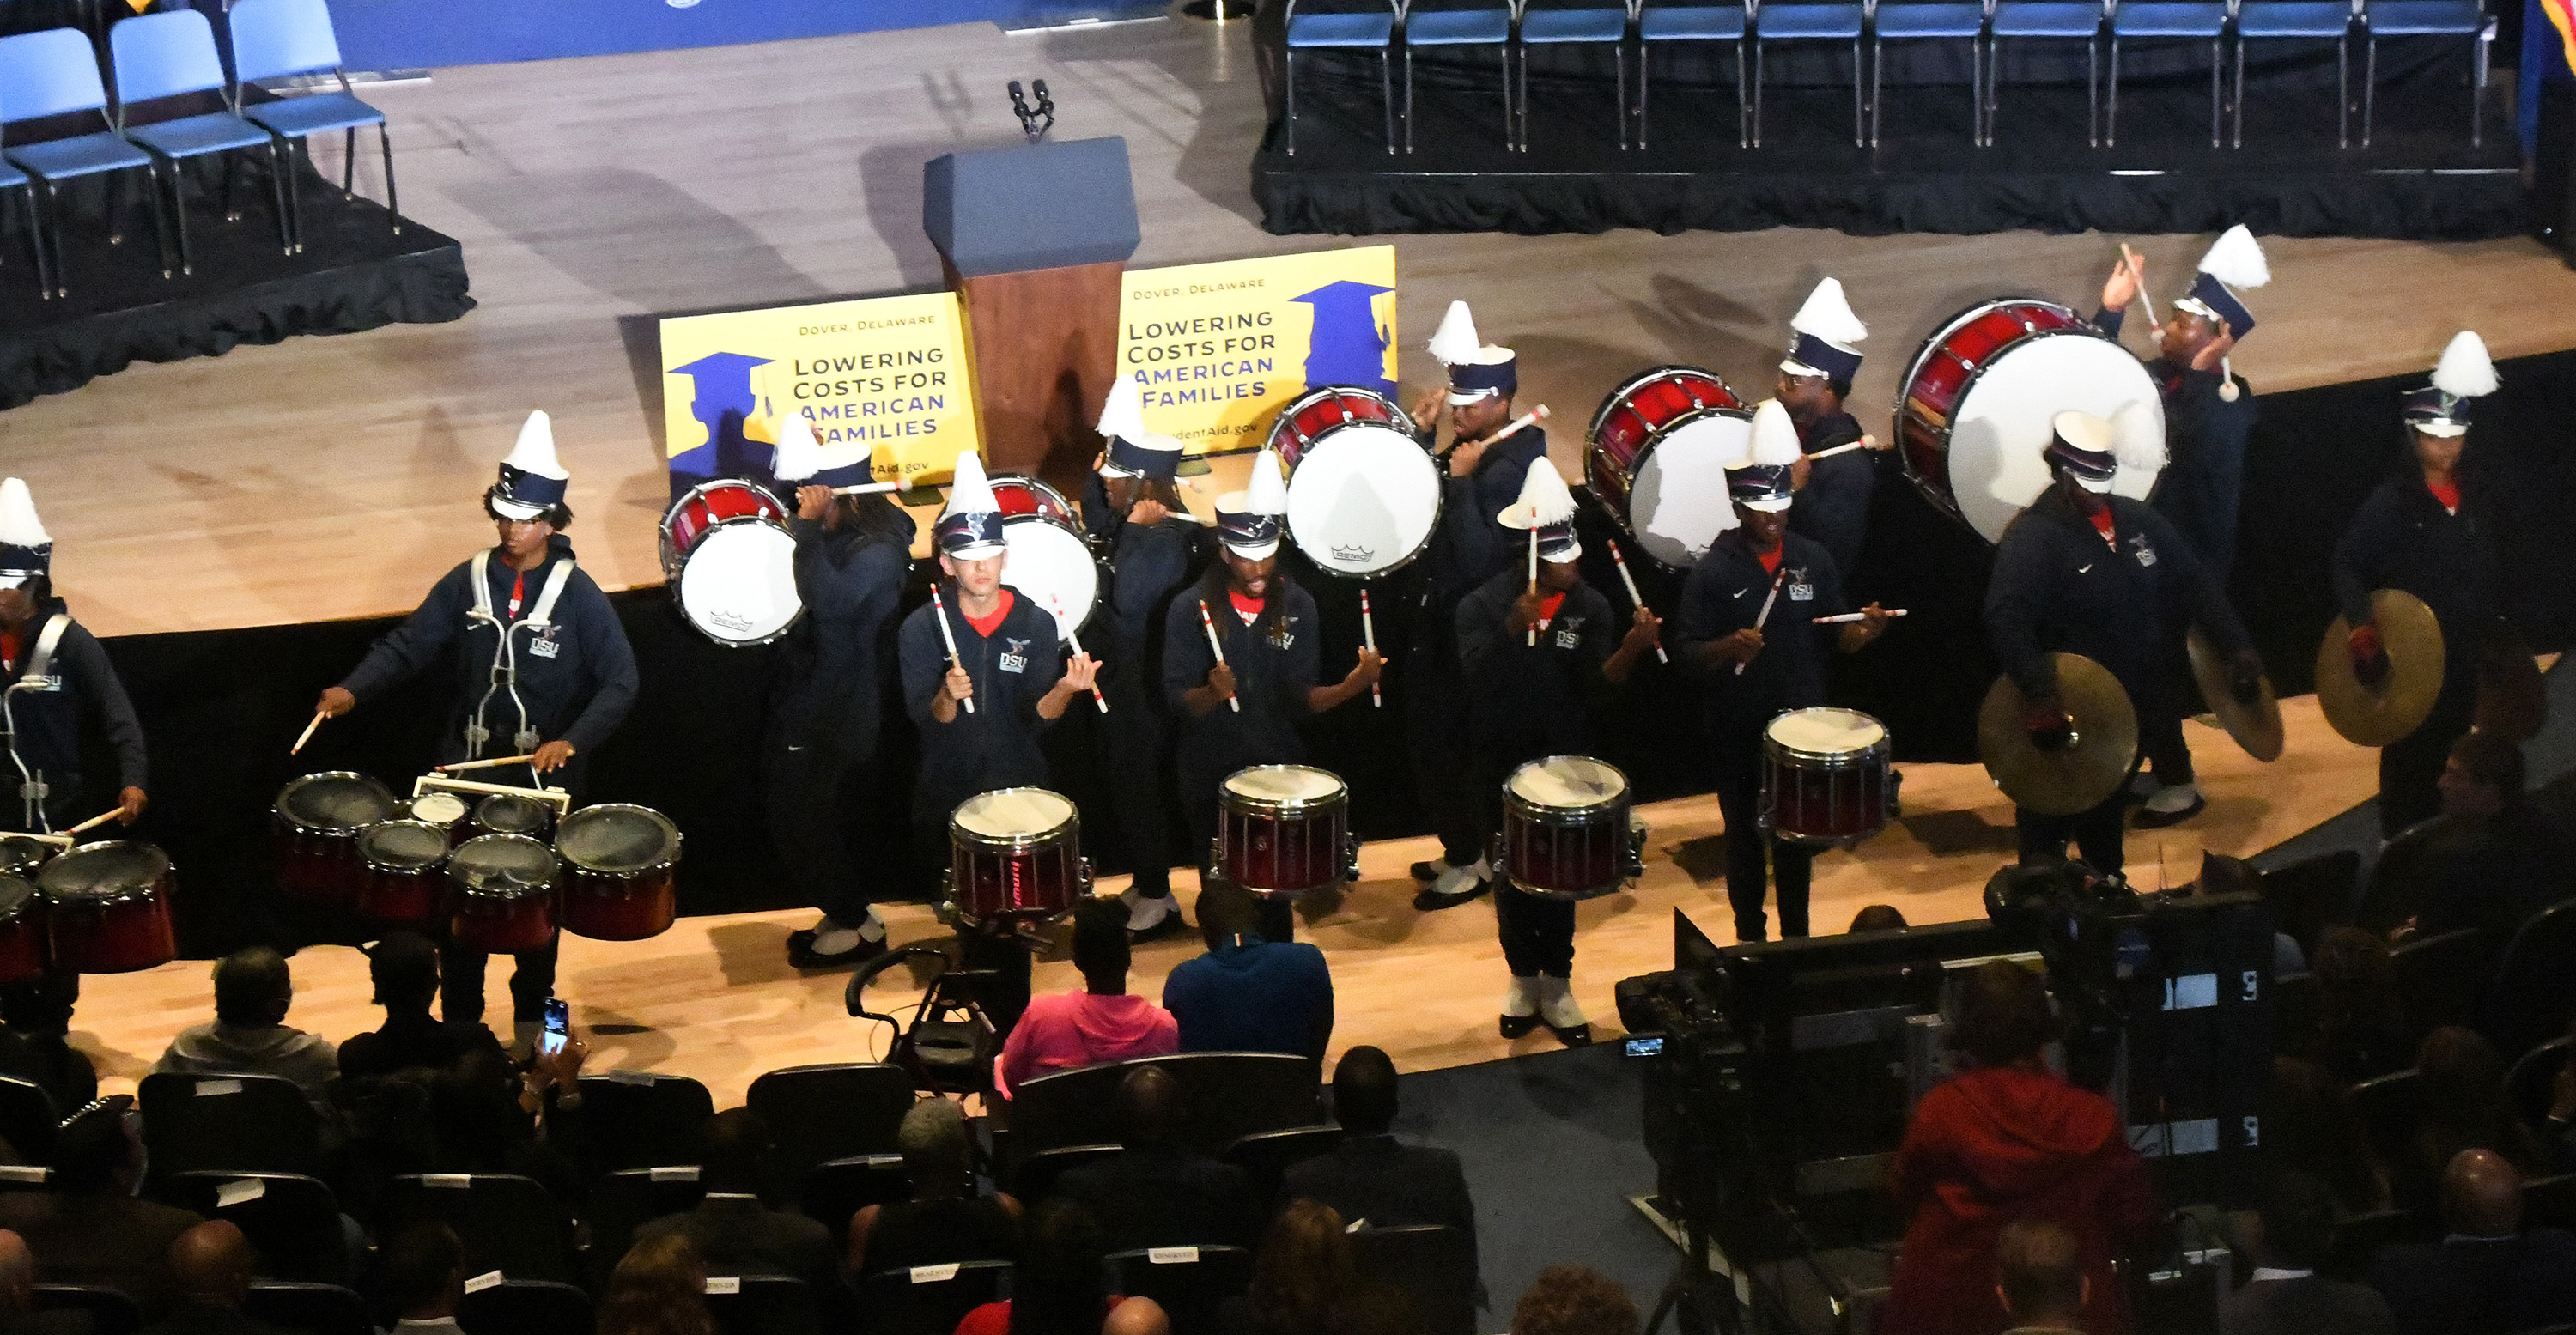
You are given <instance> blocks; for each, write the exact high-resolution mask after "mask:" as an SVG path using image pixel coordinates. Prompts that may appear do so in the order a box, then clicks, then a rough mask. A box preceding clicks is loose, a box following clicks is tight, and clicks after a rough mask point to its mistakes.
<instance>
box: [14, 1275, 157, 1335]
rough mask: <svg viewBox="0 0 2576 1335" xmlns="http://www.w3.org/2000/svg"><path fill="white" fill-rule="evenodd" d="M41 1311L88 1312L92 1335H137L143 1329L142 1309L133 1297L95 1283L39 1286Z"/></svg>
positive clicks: (37, 1295) (37, 1302) (36, 1300)
mask: <svg viewBox="0 0 2576 1335" xmlns="http://www.w3.org/2000/svg"><path fill="white" fill-rule="evenodd" d="M35 1305H36V1310H37V1311H39V1312H87V1313H89V1320H90V1335H135V1332H137V1331H140V1330H142V1329H143V1309H142V1308H141V1307H139V1306H137V1305H136V1304H135V1301H134V1300H133V1299H132V1298H128V1297H126V1296H125V1295H124V1294H123V1293H120V1292H118V1291H117V1290H115V1289H111V1288H105V1287H102V1286H100V1285H96V1284H39V1285H37V1286H36V1287H35Z"/></svg>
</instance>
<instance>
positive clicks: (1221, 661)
mask: <svg viewBox="0 0 2576 1335" xmlns="http://www.w3.org/2000/svg"><path fill="white" fill-rule="evenodd" d="M1199 624H1200V625H1201V626H1204V627H1206V628H1207V633H1208V652H1209V653H1212V654H1215V655H1216V661H1217V665H1218V666H1220V667H1222V666H1224V665H1225V645H1224V644H1223V643H1221V642H1219V641H1218V639H1217V637H1216V618H1215V617H1212V616H1209V615H1208V610H1207V599H1205V598H1201V599H1199ZM1225 703H1226V707H1227V708H1230V709H1232V710H1233V711H1234V712H1236V713H1238V714H1240V713H1242V712H1243V702H1242V701H1241V700H1238V699H1236V698H1234V697H1233V696H1231V695H1229V696H1227V697H1226V698H1225Z"/></svg>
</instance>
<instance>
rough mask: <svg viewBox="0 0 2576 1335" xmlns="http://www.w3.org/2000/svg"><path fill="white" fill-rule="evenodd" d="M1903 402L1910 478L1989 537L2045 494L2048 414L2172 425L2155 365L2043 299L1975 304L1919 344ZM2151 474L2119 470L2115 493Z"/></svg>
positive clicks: (2143, 483) (2133, 489) (2129, 492)
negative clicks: (2148, 417)
mask: <svg viewBox="0 0 2576 1335" xmlns="http://www.w3.org/2000/svg"><path fill="white" fill-rule="evenodd" d="M1898 383H1899V390H1898V393H1897V399H1896V442H1897V446H1898V449H1897V457H1898V458H1899V459H1900V460H1901V461H1903V463H1904V466H1905V476H1906V477H1907V478H1909V479H1911V480H1912V481H1913V483H1914V485H1915V487H1916V488H1917V489H1919V490H1920V491H1921V492H1922V493H1923V494H1924V496H1925V497H1927V498H1929V499H1930V500H1931V502H1932V503H1933V504H1934V505H1936V506H1939V507H1940V508H1941V509H1944V510H1947V511H1949V512H1950V513H1951V514H1953V515H1956V516H1958V517H1959V518H1960V519H1962V520H1965V521H1966V522H1967V524H1968V526H1969V527H1970V528H1973V529H1975V530H1976V531H1977V532H1979V533H1981V534H1983V535H1985V539H1986V541H1988V542H2000V541H2002V540H2003V533H2004V526H2005V525H2006V524H2009V523H2011V522H2012V519H2013V516H2014V515H2016V514H2019V513H2021V510H2022V507H2023V506H2026V505H2028V504H2030V503H2031V502H2032V501H2034V500H2037V499H2039V494H2040V493H2041V492H2043V491H2046V490H2048V460H2047V458H2046V457H2045V454H2044V451H2046V450H2047V448H2048V442H2049V441H2050V439H2051V438H2052V435H2053V430H2052V428H2051V427H2050V425H2049V423H2050V419H2052V418H2054V417H2056V416H2057V414H2059V413H2061V412H2064V411H2066V410H2068V409H2070V408H2072V409H2080V410H2082V411H2084V412H2088V413H2092V414H2094V415H2096V416H2098V417H2103V418H2106V419H2107V418H2109V417H2110V416H2111V415H2112V414H2114V413H2116V412H2118V411H2119V410H2120V409H2122V408H2125V407H2128V406H2129V405H2131V404H2144V405H2146V409H2147V411H2148V412H2150V413H2152V414H2153V415H2154V419H2153V420H2154V421H2155V424H2156V431H2157V434H2158V435H2159V436H2161V435H2162V434H2163V432H2164V420H2165V419H2164V401H2163V399H2162V398H2160V397H2159V396H2158V395H2157V393H2156V383H2155V380H2154V378H2153V377H2151V376H2149V375H2148V374H2147V368H2146V366H2145V365H2144V364H2142V363H2141V362H2139V360H2138V359H2137V358H2136V357H2134V356H2131V355H2130V354H2129V352H2128V350H2127V349H2125V348H2122V347H2121V346H2120V344H2119V342H2118V341H2117V340H2115V339H2113V338H2111V337H2110V336H2108V335H2106V334H2104V333H2103V332H2102V331H2101V330H2098V329H2095V328H2094V327H2093V326H2092V325H2090V324H2087V323H2085V322H2084V320H2083V319H2082V318H2081V317H2079V316H2077V315H2076V314H2075V312H2074V311H2072V310H2069V309H2068V308H2066V307H2064V306H2060V305H2058V304H2057V303H2055V302H2052V301H2041V300H2039V299H2037V298H2035V297H2012V298H2005V299H2003V300H1998V301H1989V302H1985V303H1982V304H1980V305H1976V306H1971V307H1969V308H1968V309H1967V310H1964V311H1961V312H1960V313H1959V314H1958V315H1956V316H1954V317H1952V318H1951V319H1950V321H1949V322H1948V323H1946V324H1943V325H1942V326H1941V327H1940V328H1939V329H1938V330H1936V331H1934V333H1933V335H1932V337H1930V338H1928V339H1925V340H1924V341H1923V348H1922V350H1921V351H1919V352H1917V353H1915V354H1914V360H1913V361H1912V362H1911V363H1908V364H1907V366H1906V368H1905V378H1904V379H1903V380H1902V381H1900V382H1898ZM2155 484H2156V474H2155V473H2154V472H2151V471H2140V470H2137V469H2129V468H2123V469H2121V470H2120V473H2119V476H2118V477H2117V478H2116V479H2115V480H2114V481H2113V482H2112V484H2111V490H2113V491H2115V492H2117V493H2119V494H2120V495H2123V496H2128V497H2133V498H2136V499H2140V500H2143V499H2145V498H2146V495H2147V493H2148V492H2149V491H2150V490H2152V489H2153V488H2154V487H2155Z"/></svg>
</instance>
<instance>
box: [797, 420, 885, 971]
mask: <svg viewBox="0 0 2576 1335" xmlns="http://www.w3.org/2000/svg"><path fill="white" fill-rule="evenodd" d="M868 453H869V449H868V443H867V442H866V441H864V440H853V441H845V442H842V443H839V444H835V445H831V446H828V447H827V446H824V445H821V444H819V443H817V442H816V441H815V439H814V426H813V423H812V422H810V421H808V420H807V419H806V416H805V410H804V409H802V408H796V409H792V410H790V411H789V412H788V413H787V414H786V415H785V416H784V417H782V418H781V419H780V422H779V436H778V458H777V463H776V464H775V465H774V466H773V467H772V468H771V469H770V472H771V474H772V476H774V477H776V478H777V479H778V480H779V481H780V482H781V483H787V484H792V485H793V486H794V488H795V501H796V515H795V517H794V518H792V519H790V520H788V521H787V531H788V533H789V534H790V535H791V536H792V537H794V538H795V540H796V552H795V557H794V565H793V567H792V569H793V571H794V573H795V578H796V596H797V598H798V599H799V600H801V601H802V602H803V603H804V605H805V615H804V616H803V617H802V618H800V619H799V620H798V622H797V624H796V628H795V629H794V630H793V631H791V632H790V633H789V635H788V637H787V642H786V643H785V644H784V645H782V646H781V647H780V652H779V655H778V667H777V676H776V678H775V680H774V681H773V682H772V685H771V691H770V700H769V727H768V730H767V736H766V737H765V738H764V739H763V740H762V743H761V749H760V762H761V763H760V787H761V806H762V809H763V811H764V812H765V813H766V815H767V816H768V819H769V837H770V839H771V841H772V842H773V843H775V844H776V845H777V848H778V858H779V861H780V862H782V863H784V864H785V865H786V868H787V875H788V878H789V879H790V880H791V881H793V882H794V884H795V886H796V889H797V890H798V891H799V892H800V893H801V895H802V897H803V898H804V900H805V902H806V903H808V904H811V905H813V906H814V907H815V908H816V909H817V910H819V911H820V912H821V913H822V915H823V917H822V920H821V921H819V922H817V923H815V924H814V926H813V927H812V928H811V929H809V930H806V931H800V932H791V933H789V934H788V936H787V962H788V963H790V964H793V965H795V966H796V967H797V968H800V969H821V968H830V967H833V966H835V965H841V964H858V963H863V962H865V961H867V960H868V959H870V958H872V957H874V956H876V955H878V954H881V953H883V952H884V950H885V939H886V933H885V921H884V920H883V919H881V918H879V917H878V916H877V911H876V909H875V907H874V906H873V905H872V903H871V902H870V901H871V900H872V899H873V898H875V896H874V895H872V894H871V893H870V892H871V889H872V887H871V885H870V884H869V882H870V881H872V880H880V878H881V877H882V875H883V874H882V873H880V872H875V871H873V870H870V869H867V868H863V867H862V866H861V864H860V862H859V860H858V858H856V857H854V856H853V855H852V854H851V852H850V843H849V833H848V825H849V819H848V816H847V814H846V812H847V811H848V810H849V808H848V807H846V806H845V805H844V804H843V802H842V793H843V790H844V789H845V788H846V787H847V786H848V784H849V783H850V781H851V780H853V779H858V780H860V781H862V782H866V783H867V784H868V787H869V790H870V791H872V792H873V791H876V790H877V785H876V784H875V783H874V782H873V776H874V774H875V771H876V767H875V766H874V765H871V764H870V763H869V761H870V760H871V759H872V758H873V757H874V756H875V755H876V749H877V735H878V715H879V712H880V701H881V700H882V699H883V698H884V695H885V683H886V668H887V667H889V666H891V658H892V649H893V639H892V637H891V636H890V635H888V634H887V627H888V626H889V624H890V623H892V622H893V620H894V616H895V612H896V611H897V610H898V609H897V606H896V604H897V603H898V601H899V600H900V599H901V598H902V596H903V585H904V579H905V577H906V576H908V575H910V574H911V573H912V534H913V523H912V517H911V516H910V515H907V514H905V513H904V512H903V507H901V506H899V505H896V504H895V503H894V502H893V501H891V500H889V499H887V498H886V497H885V496H882V495H874V494H871V495H860V496H841V495H835V494H834V493H833V490H832V489H833V488H835V487H851V486H858V485H860V484H862V483H865V482H867V481H869V480H870V470H869V468H868ZM874 888H883V889H889V890H890V889H894V888H896V887H894V886H892V885H881V886H879V887H874Z"/></svg>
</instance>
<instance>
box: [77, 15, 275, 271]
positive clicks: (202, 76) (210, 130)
mask: <svg viewBox="0 0 2576 1335" xmlns="http://www.w3.org/2000/svg"><path fill="white" fill-rule="evenodd" d="M107 44H108V58H109V61H110V63H111V65H112V66H113V67H114V72H115V75H116V116H115V121H116V130H117V133H119V134H122V135H124V136H125V138H126V140H127V141H128V142H130V143H133V144H136V145H138V146H140V147H141V148H142V149H143V150H144V151H145V152H147V153H150V154H151V155H152V156H154V157H156V158H159V159H160V160H161V165H162V166H164V167H166V168H168V169H169V170H168V173H167V174H168V176H169V178H170V215H171V217H173V218H175V219H177V221H178V224H179V226H178V232H179V272H181V273H193V272H195V265H194V263H193V261H192V259H191V257H190V255H189V252H188V201H187V198H186V196H185V194H184V193H183V192H182V190H181V185H182V184H183V183H182V182H181V181H180V179H179V162H180V160H181V159H183V158H197V157H204V156H206V155H207V154H210V153H221V154H227V155H229V154H231V153H232V152H233V150H235V149H243V148H258V149H265V150H267V152H268V186H269V194H270V200H271V203H272V204H273V205H274V206H275V208H276V209H277V245H278V250H279V252H280V253H281V254H286V255H292V254H294V253H295V227H294V222H293V220H291V219H289V218H288V216H287V212H286V167H287V163H288V161H289V159H288V156H287V153H286V149H285V145H284V144H282V143H280V142H279V141H278V140H277V139H276V138H275V137H274V136H272V135H270V134H269V133H268V131H266V130H263V129H261V128H259V127H258V126H256V125H253V124H251V123H250V122H249V121H246V120H243V119H242V118H241V117H239V116H237V115H234V114H233V113H232V112H230V111H209V112H205V113H203V114H202V115H196V116H182V117H180V118H178V119H176V120H166V121H155V122H153V123H152V124H150V125H136V124H133V123H132V118H133V115H134V108H135V106H136V105H137V104H139V103H145V102H151V101H155V100H157V99H160V98H164V97H179V96H183V95H185V94H188V93H203V92H208V91H212V90H216V89H221V88H222V87H223V86H224V64H223V61H222V60H220V59H218V58H217V57H216V55H215V30H214V28H213V27H212V26H210V25H209V24H208V23H207V22H206V16H205V15H203V14H201V13H198V12H197V11H196V10H193V9H174V10H170V11H167V12H165V13H159V14H138V15H135V16H134V17H132V18H129V19H126V20H125V21H123V22H121V23H119V24H117V25H116V26H115V27H113V28H110V29H108V30H107ZM235 163H236V159H234V158H232V157H230V156H226V157H225V159H224V193H223V213H224V221H226V222H238V221H240V219H241V215H240V214H239V213H237V212H235V211H234V210H233V168H234V165H235Z"/></svg>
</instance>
